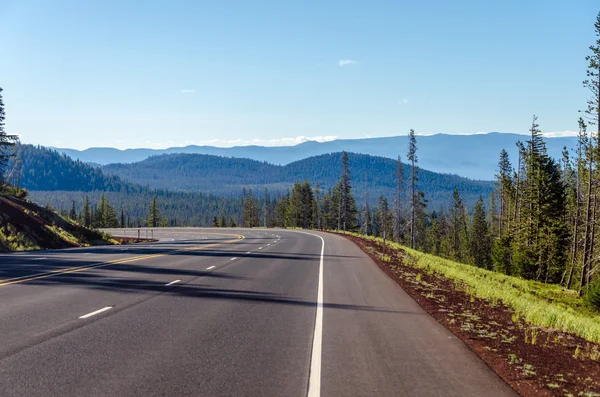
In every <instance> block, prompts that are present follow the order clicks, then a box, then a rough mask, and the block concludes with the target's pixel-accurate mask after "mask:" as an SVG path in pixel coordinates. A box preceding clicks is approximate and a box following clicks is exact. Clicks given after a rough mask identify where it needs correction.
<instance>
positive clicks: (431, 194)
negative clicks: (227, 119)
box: [102, 153, 493, 208]
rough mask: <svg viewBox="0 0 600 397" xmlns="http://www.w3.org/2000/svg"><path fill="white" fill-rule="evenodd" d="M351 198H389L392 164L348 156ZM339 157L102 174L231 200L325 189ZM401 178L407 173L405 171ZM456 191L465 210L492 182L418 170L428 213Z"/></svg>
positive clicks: (190, 160)
mask: <svg viewBox="0 0 600 397" xmlns="http://www.w3.org/2000/svg"><path fill="white" fill-rule="evenodd" d="M349 157H350V171H351V173H352V178H353V185H354V193H355V195H356V196H357V200H358V201H359V202H363V201H364V196H365V189H367V188H368V190H369V195H370V201H371V202H373V203H374V202H376V200H377V197H378V196H379V195H384V196H386V197H388V198H390V199H391V198H392V197H393V189H394V187H395V184H396V162H395V161H394V160H391V159H387V158H383V157H376V156H369V155H363V154H354V153H350V156H349ZM340 164H341V153H332V154H324V155H320V156H316V157H310V158H308V159H304V160H300V161H296V162H293V163H290V164H288V165H285V166H279V165H273V164H268V163H265V162H259V161H255V160H248V159H238V158H227V157H219V156H211V155H201V154H168V155H159V156H153V157H150V158H148V159H146V160H144V161H141V162H138V163H133V164H110V165H107V166H104V167H103V168H102V169H103V170H104V171H105V173H107V174H114V175H118V176H120V177H121V178H122V179H124V180H127V181H131V182H134V183H139V184H142V185H148V186H150V187H152V188H161V189H176V190H186V191H203V192H210V193H213V194H236V193H239V192H240V191H241V189H242V187H243V186H245V187H247V188H253V189H255V191H256V192H257V193H258V194H260V193H261V192H262V191H263V190H264V188H268V189H269V190H270V191H273V192H284V191H285V190H286V189H288V188H290V187H291V185H292V184H293V183H294V182H296V181H303V180H308V181H309V182H311V183H312V184H314V183H316V182H318V183H320V184H321V186H322V188H323V189H325V190H326V189H329V188H331V187H332V186H333V185H335V183H336V182H337V181H338V179H339V175H340ZM403 169H404V175H406V176H408V175H409V172H410V168H409V166H408V165H406V164H405V165H404V168H403ZM455 187H457V188H458V189H459V191H460V192H461V195H462V196H463V199H464V200H465V202H466V203H467V205H469V206H471V205H473V204H474V203H475V201H476V200H477V198H478V197H479V195H480V194H481V195H483V196H484V197H485V198H487V197H488V196H489V194H490V192H491V191H492V189H493V184H492V182H489V181H474V180H470V179H467V178H462V177H460V176H457V175H449V174H439V173H435V172H431V171H427V170H422V169H421V170H419V182H418V188H419V189H420V190H423V191H424V192H425V196H426V198H427V200H429V202H430V208H439V207H440V206H444V205H446V204H447V203H449V202H450V199H451V197H452V191H453V190H454V188H455Z"/></svg>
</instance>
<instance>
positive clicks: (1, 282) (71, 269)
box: [0, 233, 244, 287]
mask: <svg viewBox="0 0 600 397" xmlns="http://www.w3.org/2000/svg"><path fill="white" fill-rule="evenodd" d="M211 234H213V233H211ZM219 235H221V236H224V235H226V234H219ZM227 236H236V237H237V238H236V239H232V240H225V241H222V242H220V243H214V244H208V245H198V246H194V247H188V248H183V249H179V250H175V251H169V252H164V253H161V254H149V255H140V256H134V257H132V258H124V259H116V260H114V261H108V262H102V263H97V264H93V265H84V266H75V267H69V268H64V269H57V270H52V271H49V272H45V273H38V274H31V275H27V276H21V277H15V278H9V279H6V280H0V287H4V286H7V285H11V284H19V283H24V282H27V281H32V280H39V279H42V278H48V277H54V276H59V275H61V274H68V273H78V272H83V271H85V270H91V269H96V268H99V267H106V266H112V265H120V264H123V263H131V262H138V261H143V260H146V259H152V258H159V257H161V256H167V255H172V254H176V253H179V252H186V251H199V250H202V249H204V248H210V247H216V246H219V245H223V244H229V243H233V242H236V241H240V240H243V239H244V236H242V235H237V234H228V235H227Z"/></svg>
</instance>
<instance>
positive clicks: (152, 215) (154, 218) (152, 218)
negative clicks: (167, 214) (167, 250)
mask: <svg viewBox="0 0 600 397" xmlns="http://www.w3.org/2000/svg"><path fill="white" fill-rule="evenodd" d="M159 225H160V207H159V205H158V202H157V199H156V196H154V197H153V198H152V203H151V204H150V209H149V210H148V227H158V226H159Z"/></svg>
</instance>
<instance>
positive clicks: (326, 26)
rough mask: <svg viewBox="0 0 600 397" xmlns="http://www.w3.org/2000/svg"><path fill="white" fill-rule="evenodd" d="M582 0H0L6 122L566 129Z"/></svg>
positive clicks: (188, 133) (342, 134)
mask: <svg viewBox="0 0 600 397" xmlns="http://www.w3.org/2000/svg"><path fill="white" fill-rule="evenodd" d="M599 11H600V3H598V2H597V0H565V1H562V0H552V1H535V0H519V1H513V0H506V1H494V2H492V1H481V0H477V1H466V0H465V1H460V0H459V1H451V2H450V1H446V0H429V1H425V0H424V1H409V0H395V1H383V0H368V1H367V0H365V1H361V0H350V1H349V0H343V1H342V0H340V1H338V0H316V1H313V0H303V1H299V0H279V1H275V0H272V1H266V0H253V1H250V0H239V1H230V0H214V1H202V0H195V1H177V0H170V1H150V0H148V1H143V2H142V1H128V0H119V1H112V0H83V1H80V0H74V1H61V0H45V1H41V0H40V1H28V0H14V1H13V0H0V37H1V38H2V44H1V47H0V48H1V54H2V55H1V56H0V87H2V88H3V89H4V92H3V99H4V103H5V108H6V117H7V118H6V129H7V132H9V133H16V134H19V135H20V136H21V140H22V141H23V142H25V143H33V144H41V145H48V146H55V147H65V148H75V149H84V148H88V147H97V146H109V147H117V148H121V149H123V148H133V147H148V148H166V147H171V146H184V145H189V144H209V145H214V146H234V145H247V144H258V145H271V146H273V145H290V144H296V143H299V142H303V141H305V140H307V139H310V140H320V141H324V140H331V139H335V138H345V139H349V138H365V137H380V136H396V135H403V134H407V133H408V131H409V129H411V128H413V129H415V131H416V133H417V134H434V133H447V134H472V133H480V132H488V131H498V132H517V133H525V132H526V131H527V129H528V126H529V125H530V124H531V118H532V115H533V114H536V115H537V116H538V117H539V119H538V122H539V124H540V126H541V128H542V129H543V130H544V131H545V132H546V133H548V134H549V135H563V134H565V133H566V134H568V133H569V131H574V130H576V128H577V118H578V117H579V114H578V110H579V109H583V108H584V107H585V101H586V98H587V92H586V90H585V89H584V88H583V87H582V84H581V81H582V80H583V79H584V78H585V70H586V66H587V65H586V61H585V56H586V55H587V54H588V53H589V50H588V47H589V46H590V45H591V44H593V43H594V41H595V39H596V37H595V34H594V21H595V18H596V15H597V14H598V12H599Z"/></svg>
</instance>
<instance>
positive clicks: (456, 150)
mask: <svg viewBox="0 0 600 397" xmlns="http://www.w3.org/2000/svg"><path fill="white" fill-rule="evenodd" d="M527 139H528V136H527V135H519V134H510V133H497V132H491V133H488V134H476V135H446V134H436V135H430V136H417V144H418V156H419V165H420V166H421V167H422V168H424V169H428V170H431V171H434V172H442V173H449V174H457V175H462V176H465V177H468V178H474V179H482V180H491V179H492V178H493V177H494V173H495V171H496V165H497V162H498V157H499V154H500V150H502V149H503V148H504V149H506V150H507V151H508V152H509V154H510V156H511V159H512V160H513V161H516V156H517V149H516V146H515V143H516V142H517V141H519V140H520V141H526V140H527ZM546 143H547V146H548V153H549V154H550V156H552V157H554V158H556V159H560V158H561V155H562V154H561V153H562V149H563V147H564V146H567V147H568V148H573V147H575V143H576V138H574V137H566V138H547V139H546ZM407 146H408V141H407V137H406V136H405V135H403V136H396V137H385V138H364V139H338V140H334V141H330V142H323V143H319V142H313V141H310V142H305V143H301V144H299V145H296V146H279V147H263V146H237V147H232V148H219V147H213V146H193V145H192V146H186V147H174V148H169V149H163V150H154V149H127V150H118V149H114V148H90V149H86V150H82V151H79V150H74V149H57V150H58V151H59V152H61V153H66V154H67V155H69V156H71V157H72V158H74V159H79V160H81V161H83V162H92V163H97V164H110V163H133V162H138V161H142V160H144V159H146V158H148V157H150V156H152V155H159V154H173V153H189V154H209V155H216V156H226V157H236V158H248V159H252V160H257V161H266V162H268V163H271V164H278V165H285V164H289V163H291V162H294V161H298V160H302V159H305V158H308V157H312V156H318V155H321V154H328V153H335V152H341V151H344V150H345V151H348V152H354V153H361V154H369V155H373V156H381V157H387V158H392V159H395V158H397V157H398V155H401V156H402V158H405V155H406V150H407Z"/></svg>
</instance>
